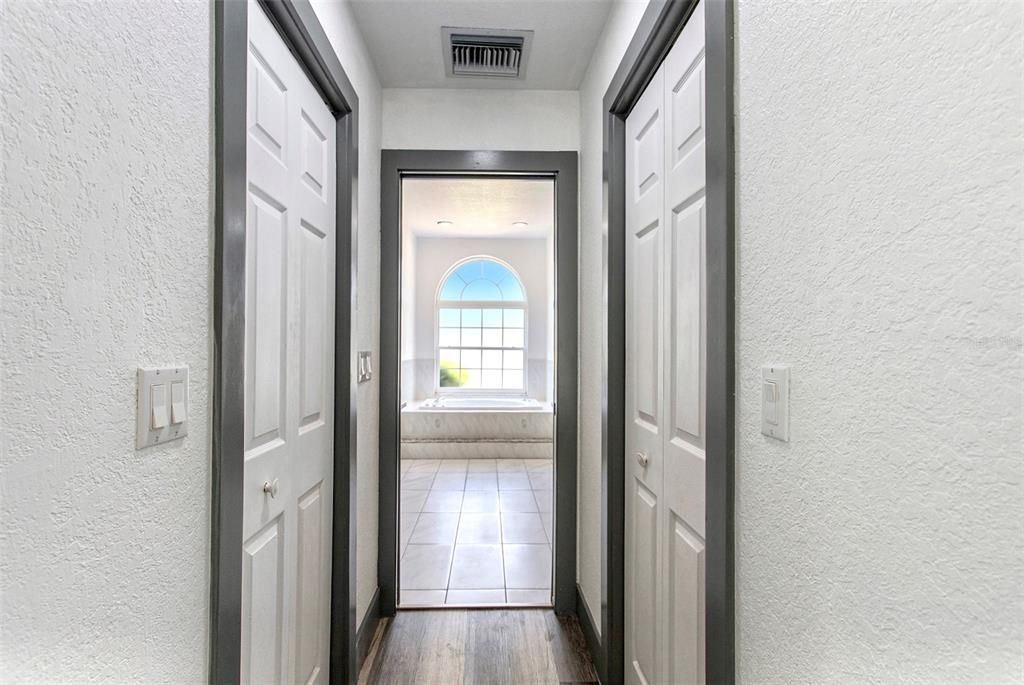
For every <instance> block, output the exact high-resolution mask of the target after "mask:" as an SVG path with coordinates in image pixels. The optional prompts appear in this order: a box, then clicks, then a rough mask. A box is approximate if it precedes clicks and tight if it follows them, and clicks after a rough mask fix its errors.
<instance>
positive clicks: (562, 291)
mask: <svg viewBox="0 0 1024 685" xmlns="http://www.w3.org/2000/svg"><path fill="white" fill-rule="evenodd" d="M380 173H381V199H380V206H381V219H380V221H381V245H380V252H381V257H380V259H381V269H380V271H381V283H380V297H381V304H380V364H379V366H380V506H379V515H380V528H379V533H380V541H379V547H378V567H377V575H378V584H379V585H380V598H381V600H380V611H381V615H383V616H392V615H394V613H395V611H396V608H397V604H398V596H397V593H398V562H399V559H398V521H399V498H398V494H399V486H400V483H399V464H398V460H399V450H400V420H401V394H400V386H399V380H400V378H399V373H400V358H399V355H400V344H401V337H400V336H401V328H400V327H401V301H400V296H401V258H402V254H401V251H402V240H401V217H400V210H401V204H400V202H401V182H402V177H403V176H412V175H419V176H423V175H427V176H430V175H452V174H455V175H465V176H479V175H483V174H487V175H512V176H524V177H545V178H553V179H554V181H555V219H556V221H555V265H556V268H555V281H556V283H555V298H556V300H555V301H556V303H557V307H556V331H557V340H556V349H555V367H556V368H555V376H556V377H555V407H556V412H555V455H554V456H555V466H554V476H555V507H554V509H555V512H554V513H555V522H554V528H555V544H554V555H555V564H554V566H555V580H554V599H555V611H556V612H557V613H559V614H575V613H576V425H577V424H576V401H577V398H576V385H577V374H578V368H577V343H578V341H577V331H578V329H579V326H578V321H577V307H578V304H577V297H576V296H577V286H578V279H577V230H578V229H577V209H578V208H577V205H578V194H577V183H578V181H577V153H576V152H519V151H515V152H503V151H447V150H382V151H381V172H380Z"/></svg>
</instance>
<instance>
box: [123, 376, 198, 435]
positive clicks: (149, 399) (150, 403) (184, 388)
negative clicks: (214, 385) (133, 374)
mask: <svg viewBox="0 0 1024 685" xmlns="http://www.w3.org/2000/svg"><path fill="white" fill-rule="evenodd" d="M138 380H139V391H138V419H137V421H136V439H135V446H136V447H137V448H140V449H141V448H143V447H148V446H150V445H156V444H159V443H162V442H167V441H168V440H176V439H178V438H183V437H185V436H186V435H188V367H187V366H174V367H167V368H159V369H146V368H140V369H139V377H138Z"/></svg>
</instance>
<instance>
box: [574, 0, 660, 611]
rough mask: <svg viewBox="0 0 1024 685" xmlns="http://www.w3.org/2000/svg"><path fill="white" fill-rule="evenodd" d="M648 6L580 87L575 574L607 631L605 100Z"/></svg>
mask: <svg viewBox="0 0 1024 685" xmlns="http://www.w3.org/2000/svg"><path fill="white" fill-rule="evenodd" d="M646 7H647V2H646V0H620V1H619V2H616V3H615V4H614V5H613V6H612V10H611V12H610V13H609V15H608V23H607V24H606V25H605V27H604V32H603V33H602V34H601V38H600V40H599V41H598V43H597V47H596V48H595V50H594V56H593V58H592V60H591V63H590V69H589V70H588V71H587V75H586V77H585V78H584V79H583V83H582V84H581V85H580V113H581V117H580V241H579V252H580V269H579V271H580V295H579V298H580V303H579V307H580V309H579V313H580V333H579V335H580V341H579V365H580V377H579V434H578V435H579V437H578V440H579V499H578V510H579V515H578V518H577V573H576V575H577V581H578V582H579V584H580V588H581V590H582V592H583V597H584V599H586V602H587V605H588V606H589V608H590V611H591V614H592V616H593V618H594V621H595V624H596V625H595V627H596V628H597V629H598V630H600V629H601V508H602V504H603V503H602V501H601V394H602V389H601V388H602V382H603V381H602V379H601V368H602V361H601V358H602V354H603V347H602V340H603V336H604V329H603V321H604V295H603V293H604V284H603V282H602V273H603V260H604V246H605V238H604V231H605V225H604V224H605V222H604V217H603V206H602V203H603V196H602V193H603V192H604V190H603V185H602V183H603V182H602V179H601V173H602V155H603V154H604V143H603V140H602V137H601V136H602V128H601V127H602V125H603V118H602V112H603V111H604V108H603V106H602V100H603V99H604V93H605V91H606V90H608V83H609V82H610V81H611V78H612V76H613V75H614V74H615V70H616V69H617V68H618V66H619V61H620V60H621V59H622V55H623V53H625V51H626V46H628V45H629V41H630V40H631V39H632V38H633V32H634V31H636V27H637V25H638V24H639V23H640V17H641V16H643V13H644V9H646Z"/></svg>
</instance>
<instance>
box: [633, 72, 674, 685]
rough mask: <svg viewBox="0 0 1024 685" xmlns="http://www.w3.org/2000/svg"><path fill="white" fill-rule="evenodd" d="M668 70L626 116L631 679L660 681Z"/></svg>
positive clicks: (641, 682)
mask: <svg viewBox="0 0 1024 685" xmlns="http://www.w3.org/2000/svg"><path fill="white" fill-rule="evenodd" d="M662 83H663V80H662V75H661V71H659V72H658V74H657V75H656V76H655V77H654V80H653V81H651V83H650V85H649V86H648V87H647V91H646V92H645V93H644V95H643V96H642V97H641V98H640V101H639V103H638V104H637V106H636V107H635V108H634V109H633V112H632V113H631V114H630V115H629V118H628V119H627V120H626V459H627V462H626V495H625V496H626V569H625V571H626V579H625V580H626V587H625V591H626V596H625V612H626V613H625V622H626V645H625V648H626V682H627V683H631V684H633V683H639V684H646V683H654V682H656V677H657V676H656V674H657V657H658V651H659V650H658V645H659V643H660V641H661V639H660V635H659V630H658V626H659V621H658V616H659V614H660V612H659V610H658V603H659V596H660V594H661V591H660V589H659V583H660V581H661V573H660V572H659V571H660V568H661V563H660V560H661V553H660V548H661V538H662V536H661V534H660V528H661V526H660V521H661V518H662V517H661V513H660V508H661V488H662V468H663V466H662V443H663V438H662V436H663V433H664V428H663V424H664V419H665V409H664V400H663V396H664V389H663V384H662V379H663V377H664V373H663V370H664V349H663V345H662V337H663V330H664V321H663V319H664V315H663V312H664V301H663V300H664V274H663V269H664V258H663V253H664V251H665V249H664V241H665V227H664V214H665V190H664V188H665V137H664V131H665V115H664V98H663V87H662Z"/></svg>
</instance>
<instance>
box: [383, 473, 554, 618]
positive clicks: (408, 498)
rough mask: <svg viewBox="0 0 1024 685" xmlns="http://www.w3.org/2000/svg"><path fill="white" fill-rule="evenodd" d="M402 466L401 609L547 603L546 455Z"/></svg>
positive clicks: (548, 513) (548, 521) (549, 500)
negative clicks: (543, 457) (538, 457)
mask: <svg viewBox="0 0 1024 685" xmlns="http://www.w3.org/2000/svg"><path fill="white" fill-rule="evenodd" d="M401 469H402V486H401V490H402V492H401V498H402V503H401V511H402V520H401V533H400V536H399V546H400V551H401V563H400V568H401V578H400V581H399V584H400V588H401V595H400V597H399V603H400V605H401V606H403V607H410V606H442V605H456V606H486V605H503V604H524V605H541V606H550V604H551V539H552V537H553V536H552V532H551V531H552V527H551V526H552V514H551V512H552V506H551V505H552V470H551V469H552V461H551V460H550V459H527V460H523V459H469V460H466V459H440V460H437V459H433V460H426V459H415V460H403V461H402V465H401Z"/></svg>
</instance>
